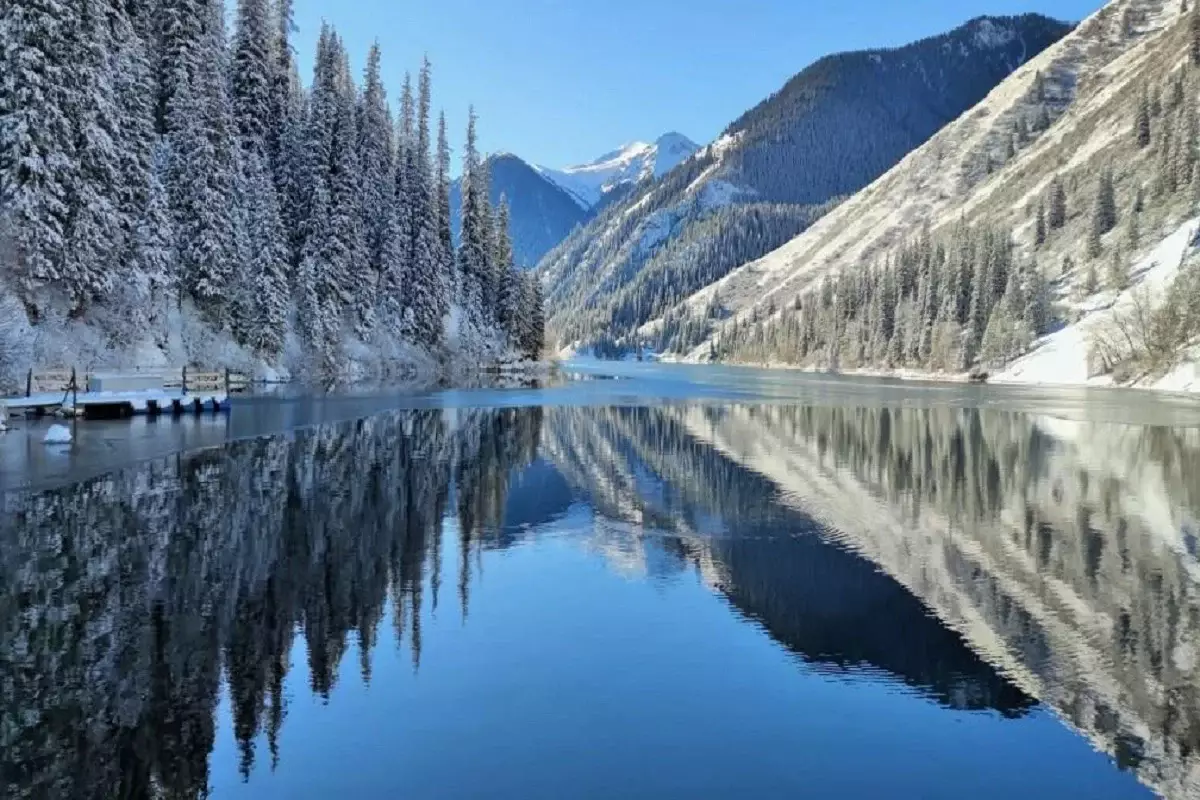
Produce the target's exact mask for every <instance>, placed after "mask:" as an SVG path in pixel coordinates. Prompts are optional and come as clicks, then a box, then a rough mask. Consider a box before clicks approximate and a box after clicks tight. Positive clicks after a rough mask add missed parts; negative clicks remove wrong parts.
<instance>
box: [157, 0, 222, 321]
mask: <svg viewBox="0 0 1200 800" xmlns="http://www.w3.org/2000/svg"><path fill="white" fill-rule="evenodd" d="M168 1H169V2H171V3H174V4H177V5H178V6H179V8H180V11H181V13H180V16H181V17H182V16H184V14H185V12H186V13H188V14H195V15H197V16H199V20H198V24H199V28H200V34H199V39H198V41H196V42H194V43H192V44H191V45H190V46H188V47H186V48H184V49H183V50H182V52H183V53H184V54H185V55H184V60H183V61H181V62H180V63H179V64H177V65H175V67H174V68H173V70H172V76H173V77H172V79H171V81H170V85H171V92H170V94H169V95H168V96H167V117H166V127H167V130H168V131H169V137H170V141H171V152H172V170H171V176H170V181H169V185H168V196H169V197H170V198H171V207H172V212H173V217H174V220H175V224H174V232H175V237H176V247H175V249H176V252H177V254H178V257H179V273H180V282H181V287H182V289H183V290H184V291H185V292H186V293H187V294H188V295H189V296H191V298H192V299H193V300H194V301H195V302H196V304H197V306H198V307H200V308H201V310H203V311H204V312H205V314H206V315H207V316H208V317H209V319H210V320H211V321H212V322H213V323H214V324H217V325H218V326H220V325H223V324H224V323H225V321H226V311H227V308H226V303H227V301H228V299H229V292H228V290H229V288H230V286H231V285H232V281H233V278H234V276H235V274H236V272H237V269H236V267H237V265H236V258H237V253H236V249H235V247H234V241H233V234H234V231H235V225H234V222H235V218H236V215H235V211H236V209H235V206H234V203H235V199H236V198H235V191H234V184H235V178H236V153H235V145H234V141H233V138H234V130H233V120H232V114H231V106H230V104H229V97H228V94H227V92H226V86H227V80H226V75H227V72H226V69H225V61H226V60H225V28H224V4H223V3H222V2H221V0H202V1H201V2H197V3H192V4H184V3H183V2H182V0H168ZM181 27H182V28H184V29H186V30H191V29H192V27H193V25H192V23H191V22H188V23H187V24H185V25H182V26H181ZM189 70H190V72H189Z"/></svg>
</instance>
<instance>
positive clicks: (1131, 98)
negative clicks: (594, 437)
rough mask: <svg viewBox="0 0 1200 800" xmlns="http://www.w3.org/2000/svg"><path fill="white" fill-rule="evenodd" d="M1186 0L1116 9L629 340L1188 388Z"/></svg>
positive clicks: (1192, 325)
mask: <svg viewBox="0 0 1200 800" xmlns="http://www.w3.org/2000/svg"><path fill="white" fill-rule="evenodd" d="M1187 5H1188V4H1187V3H1186V2H1183V0H1115V2H1111V3H1109V4H1108V5H1106V6H1105V7H1104V8H1102V9H1101V10H1100V11H1098V12H1097V13H1096V14H1094V15H1093V16H1091V17H1089V18H1088V19H1087V20H1085V21H1084V22H1083V23H1081V24H1080V25H1079V26H1078V27H1077V28H1076V29H1075V30H1074V31H1072V32H1071V33H1070V34H1068V35H1067V36H1066V37H1064V38H1063V39H1062V40H1061V41H1059V42H1058V43H1056V44H1054V45H1053V46H1051V47H1049V48H1047V49H1046V50H1045V51H1044V52H1042V53H1041V54H1040V55H1038V56H1037V57H1035V58H1033V59H1031V60H1030V61H1029V62H1028V63H1027V64H1025V65H1024V66H1023V67H1021V68H1020V69H1018V70H1016V71H1015V72H1014V73H1013V74H1012V76H1010V77H1009V78H1008V79H1007V80H1005V81H1004V82H1003V83H1001V84H1000V85H999V86H998V87H997V88H996V89H995V90H994V91H993V92H991V93H990V94H989V95H988V96H987V97H986V98H985V99H984V100H983V101H982V102H981V103H979V104H978V105H977V106H975V107H974V108H972V109H971V110H970V111H968V112H967V113H965V114H963V115H962V116H961V117H960V118H959V119H957V120H956V121H954V122H953V123H952V124H950V125H948V126H946V128H945V129H944V130H942V131H941V132H940V133H938V134H937V135H936V136H934V137H933V138H932V139H931V140H930V141H929V142H928V143H926V144H925V145H923V146H922V147H920V148H919V149H917V150H916V151H915V152H913V153H912V154H910V155H909V156H908V157H907V158H905V159H904V160H903V161H902V162H900V163H899V164H898V165H897V166H896V167H895V168H893V169H892V170H890V171H889V172H888V173H887V174H886V175H884V176H883V177H881V178H880V179H878V180H877V181H875V182H874V183H873V184H871V185H870V186H869V187H867V188H866V189H864V190H863V191H861V192H859V193H858V194H856V195H855V196H854V197H852V198H851V199H849V200H847V201H846V202H844V203H843V204H841V205H840V206H839V207H838V208H837V209H836V210H834V211H832V212H831V213H829V214H828V215H826V216H825V217H824V218H822V219H821V220H820V221H819V222H817V223H816V224H815V225H813V226H812V227H811V228H809V229H808V230H807V231H805V232H804V233H802V234H801V235H799V236H797V237H796V238H795V239H793V240H792V241H790V242H788V243H786V244H785V245H783V246H782V247H780V248H779V249H777V250H775V251H774V252H771V253H769V254H767V255H766V256H764V257H762V258H760V259H757V260H753V261H750V262H749V263H747V264H745V265H744V266H742V267H740V268H739V269H737V270H735V271H733V272H731V273H730V274H729V275H728V276H726V277H725V278H723V279H722V280H719V281H716V282H715V283H713V284H712V285H710V286H708V287H706V288H705V289H703V290H701V291H699V292H697V293H695V294H694V295H692V296H691V297H690V298H688V299H687V300H686V301H685V302H684V303H682V304H680V306H678V307H676V308H674V309H672V310H671V311H670V312H669V313H667V314H664V315H661V318H660V319H657V320H655V321H653V322H652V323H651V324H649V325H647V326H645V327H643V328H642V329H641V331H640V333H641V335H642V337H644V338H651V339H656V340H657V341H658V342H659V343H660V344H661V345H662V346H663V348H664V349H674V350H675V351H677V352H681V353H684V354H686V355H687V357H689V358H691V359H693V360H708V359H711V358H714V357H715V358H719V359H725V360H735V361H752V362H760V363H786V364H795V365H802V366H814V367H818V368H836V369H853V368H860V369H870V370H879V371H900V370H918V371H922V372H944V373H964V372H966V371H968V370H971V369H975V370H980V371H990V372H993V373H996V372H998V373H999V375H998V377H999V378H1000V379H1011V380H1025V381H1029V380H1033V381H1036V382H1067V383H1081V382H1085V381H1087V382H1096V383H1105V382H1113V381H1116V382H1118V383H1126V382H1137V383H1140V384H1143V385H1155V384H1156V383H1157V382H1159V381H1162V380H1166V381H1167V383H1166V384H1165V386H1169V387H1170V388H1177V389H1182V388H1188V387H1189V386H1194V384H1195V383H1196V381H1195V375H1194V368H1192V369H1191V372H1188V367H1187V366H1186V365H1187V364H1188V363H1190V362H1189V361H1188V359H1187V358H1186V357H1185V356H1186V355H1187V353H1188V351H1189V349H1190V348H1192V347H1193V345H1194V342H1195V341H1196V338H1197V336H1200V320H1197V319H1196V316H1197V315H1196V314H1195V313H1194V312H1193V311H1192V310H1191V309H1193V308H1195V307H1196V305H1197V304H1196V302H1195V301H1196V300H1197V299H1200V275H1198V274H1197V273H1200V269H1198V268H1197V267H1196V262H1197V255H1198V254H1197V250H1196V246H1195V230H1196V223H1195V222H1194V221H1191V222H1189V220H1192V218H1193V217H1194V216H1195V214H1196V202H1197V198H1200V169H1198V168H1197V160H1198V150H1200V146H1198V142H1200V133H1198V128H1200V120H1198V117H1197V110H1196V109H1197V102H1198V97H1200V69H1198V67H1200V11H1198V10H1197V8H1196V4H1192V8H1191V9H1190V10H1189V9H1188V7H1187ZM1014 362H1015V363H1014ZM1181 363H1183V364H1184V367H1183V373H1186V374H1181V373H1180V364H1181ZM1008 365H1011V366H1008ZM1189 375H1190V377H1188V376H1189Z"/></svg>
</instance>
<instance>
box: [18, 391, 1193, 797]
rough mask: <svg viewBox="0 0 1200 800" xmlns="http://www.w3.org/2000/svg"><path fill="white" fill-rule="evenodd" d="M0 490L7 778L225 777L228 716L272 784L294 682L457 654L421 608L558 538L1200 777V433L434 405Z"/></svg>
mask: <svg viewBox="0 0 1200 800" xmlns="http://www.w3.org/2000/svg"><path fill="white" fill-rule="evenodd" d="M0 498H2V502H3V506H2V507H0V630H2V633H3V640H2V642H0V698H2V699H0V770H2V771H0V787H2V788H4V791H3V792H0V794H3V795H4V796H13V797H142V796H163V797H198V796H204V795H206V794H208V793H210V792H211V791H212V790H213V777H212V774H213V772H214V771H219V770H224V769H226V768H227V767H228V765H223V764H217V763H213V761H212V757H213V755H214V751H215V749H216V747H217V743H218V739H219V729H220V728H221V727H222V726H227V727H228V729H230V730H232V734H233V739H234V741H236V743H237V749H238V756H237V759H238V762H239V763H238V769H239V770H240V773H241V774H242V775H243V776H244V777H245V778H246V779H247V780H249V781H250V783H249V784H248V785H249V786H250V787H251V788H257V789H258V790H259V791H260V792H261V793H263V794H267V795H269V794H270V793H271V786H272V784H271V780H272V774H271V773H273V772H275V771H277V770H280V771H281V770H285V769H288V768H289V767H291V766H292V765H291V764H289V746H288V744H287V743H288V742H289V741H291V740H292V738H293V736H295V737H296V738H300V737H301V736H302V734H303V731H302V730H300V729H299V728H298V729H297V732H296V734H294V735H293V734H292V733H291V732H290V727H289V715H290V710H289V709H290V708H291V704H292V703H295V702H297V698H296V697H294V696H289V690H288V688H287V687H288V686H289V685H291V684H290V683H289V680H291V681H293V682H294V679H295V678H296V677H297V676H298V675H303V676H304V677H305V680H306V681H307V684H308V687H307V691H308V692H309V694H310V695H311V696H314V697H317V698H319V699H321V700H322V701H323V702H328V703H333V704H336V703H337V702H338V699H337V697H336V696H335V693H336V690H337V688H338V687H339V685H340V684H341V683H345V682H347V681H357V682H361V683H364V684H367V685H370V684H372V683H373V682H376V683H377V682H378V681H380V680H381V678H380V677H379V676H377V675H375V674H374V667H375V665H376V661H377V659H378V657H379V654H380V651H381V649H382V648H385V647H386V648H389V649H392V648H395V647H397V646H400V645H401V644H402V643H403V646H404V647H405V648H406V650H405V652H406V653H407V658H408V659H409V660H410V662H411V665H412V668H413V669H414V670H418V669H419V670H424V671H427V670H436V669H439V667H437V666H431V665H424V666H423V665H422V655H423V645H424V641H425V631H424V630H423V628H426V627H428V626H430V625H433V624H437V625H448V624H450V623H449V622H448V621H449V620H453V625H454V626H465V627H464V630H465V629H469V628H471V626H472V625H486V624H492V623H488V622H477V621H475V618H474V616H473V614H472V611H473V609H475V608H476V606H475V604H476V603H478V602H481V601H479V600H478V599H477V598H474V597H473V589H475V588H476V587H477V586H478V585H479V582H480V581H485V582H486V579H487V574H488V573H487V570H488V569H489V564H490V563H491V562H490V561H489V559H492V558H495V557H499V556H501V555H502V554H504V553H507V552H512V551H516V550H520V549H521V548H530V547H540V546H545V545H546V543H547V542H558V541H560V540H565V541H567V542H569V543H571V544H572V546H582V547H583V548H585V550H586V551H587V552H588V553H590V554H591V556H590V558H592V559H593V560H599V561H600V562H601V563H603V564H605V565H606V568H607V569H610V570H615V571H617V572H619V573H620V574H625V575H629V576H631V579H633V580H637V581H667V582H671V581H679V580H682V579H683V578H684V577H685V576H689V575H691V576H697V577H698V578H699V581H700V585H702V586H703V587H706V588H705V591H706V592H710V593H713V594H715V595H716V596H718V597H719V598H721V599H722V601H723V602H725V603H727V604H728V607H729V608H730V609H731V610H732V611H733V612H734V613H735V614H736V615H737V617H738V619H740V620H742V621H743V624H748V625H751V626H752V627H754V628H756V629H757V630H761V631H765V632H766V633H767V634H768V635H769V636H770V638H771V639H772V640H774V641H775V642H776V643H777V645H776V646H781V647H782V648H786V651H787V652H788V653H789V654H790V657H792V658H794V659H795V660H796V661H797V664H798V665H799V667H800V668H802V669H804V670H808V671H813V672H815V673H817V674H820V675H823V676H826V677H828V678H830V679H832V680H835V681H845V682H848V683H849V684H850V685H851V686H854V685H865V684H866V683H869V682H872V681H884V682H887V683H888V685H893V684H894V685H896V686H900V687H904V691H906V692H910V693H912V694H913V695H915V696H919V697H920V698H923V699H924V701H926V702H929V703H934V704H936V705H937V706H938V707H940V708H942V709H945V710H946V711H947V712H956V713H960V712H961V713H968V714H974V713H981V714H995V715H998V716H999V717H1000V718H1001V719H1012V720H1018V719H1021V718H1023V717H1026V716H1027V715H1029V714H1031V713H1035V712H1037V711H1038V710H1039V709H1041V708H1049V709H1050V710H1052V711H1053V712H1054V714H1055V715H1057V716H1058V717H1059V718H1060V719H1062V720H1063V721H1065V722H1066V723H1068V724H1069V726H1071V727H1072V728H1074V729H1076V730H1077V731H1078V732H1079V733H1080V734H1081V735H1082V736H1084V737H1086V739H1087V740H1088V741H1089V742H1090V743H1091V744H1092V745H1093V746H1094V747H1096V748H1097V749H1099V750H1101V751H1102V752H1104V753H1106V754H1108V755H1109V756H1110V757H1111V758H1112V759H1113V760H1114V761H1115V764H1116V766H1117V767H1118V768H1120V769H1121V770H1124V771H1126V772H1129V773H1132V774H1133V775H1136V777H1137V779H1138V780H1140V781H1141V782H1142V783H1143V784H1145V785H1146V786H1148V787H1151V788H1152V789H1154V790H1156V791H1157V792H1159V793H1161V794H1164V795H1166V796H1168V797H1172V798H1186V797H1192V796H1196V795H1197V792H1198V791H1200V758H1198V757H1197V751H1196V748H1197V747H1198V746H1200V708H1198V705H1197V700H1198V697H1200V688H1198V685H1197V681H1196V677H1197V676H1196V657H1197V650H1196V648H1197V646H1198V645H1200V642H1197V633H1198V632H1200V595H1198V594H1197V591H1196V589H1197V585H1198V582H1197V579H1198V576H1200V565H1198V564H1197V561H1196V547H1197V541H1196V531H1197V519H1198V516H1200V515H1198V514H1197V510H1198V503H1200V436H1197V431H1195V430H1186V429H1174V428H1155V427H1147V426H1118V425H1107V424H1106V425H1098V424H1097V425H1088V424H1082V423H1065V422H1062V421H1059V420H1054V419H1051V418H1047V417H1038V416H1033V415H1029V414H1023V413H1019V412H1015V411H989V410H985V409H955V410H951V409H940V408H905V409H894V408H892V409H889V408H876V407H863V408H856V407H841V406H826V407H822V406H790V405H767V406H756V405H713V404H708V405H701V404H682V403H681V404H675V405H666V406H651V407H629V408H621V407H613V408H603V407H596V408H567V407H547V408H543V407H539V406H530V407H525V408H492V409H485V408H457V409H454V410H445V409H437V408H428V409H420V410H405V411H390V412H385V413H380V414H376V415H375V416H371V417H369V418H366V419H359V420H356V421H351V422H342V423H336V424H328V425H324V426H321V427H316V428H311V429H308V430H299V431H294V432H291V433H288V434H283V435H278V436H271V437H264V438H257V439H248V440H244V441H238V442H232V443H228V444H225V445H223V446H221V447H218V448H214V449H210V450H204V451H199V452H194V453H188V454H182V455H177V456H171V457H168V458H163V459H158V460H154V461H149V462H146V463H144V464H141V465H138V466H135V467H131V468H129V469H125V470H122V471H119V472H114V473H111V474H108V475H105V476H102V477H99V478H95V479H90V480H87V481H85V482H79V483H75V484H72V485H69V486H64V487H61V488H54V489H49V490H43V491H35V492H24V493H9V494H5V495H0ZM581 520H582V521H583V522H582V523H581V522H580V521H581ZM593 602H595V603H597V604H599V603H601V602H603V599H602V598H595V599H594V601H593ZM439 609H440V610H439ZM520 622H521V621H520V620H519V619H511V620H507V621H506V623H505V624H508V625H513V626H516V625H519V624H520ZM514 630H515V629H514ZM496 635H497V636H501V635H503V632H500V633H497V634H496ZM577 635H578V636H579V637H580V641H581V642H583V640H584V639H585V638H586V637H587V635H588V634H587V632H586V631H583V630H581V631H578V632H577ZM597 635H599V634H597ZM557 645H558V646H561V647H568V648H569V647H573V646H576V645H575V643H573V642H572V641H561V642H558V643H557ZM579 646H580V647H586V645H584V644H580V645H579ZM597 646H599V645H597ZM297 654H299V658H297ZM479 658H480V664H481V665H482V664H485V663H486V662H487V658H486V654H480V655H479ZM480 668H481V669H482V668H483V667H482V666H481V667H480ZM636 668H637V665H636V664H634V665H631V669H636ZM579 669H580V671H581V680H582V676H583V675H584V674H585V673H586V671H587V669H588V667H587V665H586V663H585V662H583V661H580V662H579ZM424 671H422V672H418V673H416V677H411V676H410V677H409V678H406V680H415V681H416V682H417V686H420V685H421V681H423V680H431V678H430V676H428V675H427V674H426V672H424ZM348 673H349V674H348ZM588 677H589V678H591V677H594V676H588ZM601 677H602V676H601ZM384 679H385V680H398V678H394V676H391V675H389V676H386V677H385V678H384ZM598 679H599V678H598ZM681 680H683V679H682V678H681ZM293 691H294V689H293ZM397 713H398V714H401V715H402V714H403V710H400V711H398V712H397ZM414 713H415V712H414ZM444 713H447V714H468V715H469V714H470V713H472V712H471V711H470V710H469V709H468V710H464V709H461V708H455V709H445V712H444ZM507 713H513V710H512V709H507ZM408 723H410V724H411V725H413V726H419V725H421V720H420V718H413V719H411V720H408ZM295 724H296V725H297V726H304V725H308V724H311V723H310V722H307V721H303V720H301V721H297V722H296V723H295ZM395 724H396V725H398V726H403V725H405V724H406V721H405V720H404V719H397V720H396V723H395ZM881 724H888V723H887V721H886V720H883V721H881ZM715 730H718V729H717V728H714V731H715ZM617 733H622V734H627V733H628V732H613V731H609V732H608V734H611V735H616V734H617ZM726 733H728V732H726ZM714 735H715V734H714ZM380 736H381V737H382V738H384V739H386V733H380ZM718 747H719V746H718V744H717V743H716V742H714V748H718ZM602 750H603V748H602V746H601V745H600V744H597V753H596V755H595V757H596V758H597V759H602V758H603V752H602ZM716 752H719V750H718V749H715V750H714V753H716ZM464 757H468V756H466V755H464ZM383 758H385V759H386V758H387V756H386V755H385V756H383ZM1101 766H1103V765H1101ZM293 768H301V765H296V766H295V767H293ZM730 768H731V769H734V768H736V764H731V765H730ZM1093 768H1094V765H1093ZM397 781H399V782H401V783H402V778H397ZM1114 786H1118V785H1117V784H1114ZM758 788H759V789H762V788H763V786H760V787H758ZM1128 788H1129V787H1127V786H1125V785H1124V784H1120V785H1119V790H1120V791H1123V792H1124V793H1123V794H1119V795H1118V794H1113V795H1112V796H1129V792H1128ZM1135 788H1136V787H1135ZM481 790H482V789H481ZM1114 791H1118V789H1114Z"/></svg>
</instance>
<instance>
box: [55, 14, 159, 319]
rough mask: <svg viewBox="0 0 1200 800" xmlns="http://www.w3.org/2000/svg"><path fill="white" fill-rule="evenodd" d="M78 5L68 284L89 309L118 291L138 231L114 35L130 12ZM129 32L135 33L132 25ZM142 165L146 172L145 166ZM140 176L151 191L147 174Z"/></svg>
mask: <svg viewBox="0 0 1200 800" xmlns="http://www.w3.org/2000/svg"><path fill="white" fill-rule="evenodd" d="M73 5H74V6H75V7H76V9H77V10H78V14H79V17H78V21H79V27H78V28H74V29H71V30H69V31H68V36H69V37H71V39H72V45H71V48H70V53H71V71H70V73H69V76H68V86H69V89H68V92H67V93H66V95H65V96H64V101H65V103H66V111H67V116H68V117H69V118H70V120H71V122H72V125H73V127H74V130H75V135H74V138H75V179H74V185H73V187H72V191H71V193H70V196H69V200H68V203H67V225H66V227H65V228H64V236H65V250H64V258H63V272H64V278H65V281H64V284H63V285H62V287H61V288H63V289H65V290H66V291H67V292H68V294H69V296H70V297H71V299H72V304H73V306H74V308H75V310H76V311H81V310H82V309H83V308H84V307H85V306H86V305H87V304H88V303H89V302H90V301H93V300H103V299H105V298H106V297H107V296H108V294H109V293H110V292H111V290H112V286H113V282H114V276H115V275H116V274H117V272H118V270H120V271H121V272H123V271H124V270H123V269H122V265H120V264H119V261H120V258H121V257H122V256H124V255H126V254H127V250H126V249H125V241H126V239H125V237H126V236H127V235H128V234H129V233H130V232H131V229H132V220H131V219H130V218H129V217H128V216H127V215H124V214H122V208H121V206H122V203H121V195H122V188H121V187H122V184H123V182H124V179H125V175H124V174H123V172H124V170H123V169H122V167H123V164H122V160H123V155H122V154H123V152H124V149H125V142H124V132H123V130H122V119H121V116H122V114H121V105H120V100H119V98H118V96H117V90H116V86H117V75H116V67H117V64H116V63H115V61H116V59H115V58H114V57H113V56H115V54H116V53H118V52H119V49H118V46H117V45H118V42H116V41H114V40H113V35H112V34H113V32H114V23H117V24H118V25H120V24H121V23H122V22H123V23H124V25H123V26H122V27H129V25H130V23H129V20H128V18H127V17H125V16H124V14H123V12H120V11H117V12H115V13H111V14H110V12H112V11H114V10H113V9H112V8H111V7H110V6H109V5H108V4H107V3H104V2H100V0H77V1H76V2H75V3H73ZM110 16H111V17H112V19H110ZM126 35H127V36H132V35H133V33H132V29H131V28H129V29H128V30H127V31H126ZM140 166H141V169H142V170H144V168H145V164H142V165H140ZM132 177H134V178H135V180H136V181H137V182H138V183H139V184H140V187H141V188H142V190H143V191H144V190H145V181H146V180H147V176H146V174H145V172H144V171H143V172H142V173H141V174H140V175H136V176H132Z"/></svg>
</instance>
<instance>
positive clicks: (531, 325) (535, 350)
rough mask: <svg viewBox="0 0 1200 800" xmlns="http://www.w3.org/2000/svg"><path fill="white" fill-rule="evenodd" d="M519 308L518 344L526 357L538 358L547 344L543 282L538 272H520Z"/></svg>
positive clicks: (518, 275) (518, 276)
mask: <svg viewBox="0 0 1200 800" xmlns="http://www.w3.org/2000/svg"><path fill="white" fill-rule="evenodd" d="M517 278H518V281H519V296H520V301H519V308H520V312H519V314H518V317H519V320H518V330H519V339H518V341H517V346H518V347H519V348H520V349H521V351H522V353H524V355H525V357H526V358H530V359H537V358H540V357H541V355H542V349H543V347H544V346H545V327H546V316H545V309H544V305H543V302H544V301H543V298H542V283H541V279H540V278H538V276H537V274H536V273H533V272H523V273H518V274H517Z"/></svg>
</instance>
